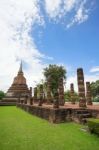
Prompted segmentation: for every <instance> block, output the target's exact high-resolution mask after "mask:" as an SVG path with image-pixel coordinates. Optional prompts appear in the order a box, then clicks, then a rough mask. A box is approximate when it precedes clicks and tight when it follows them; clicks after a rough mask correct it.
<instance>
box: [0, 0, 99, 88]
mask: <svg viewBox="0 0 99 150" xmlns="http://www.w3.org/2000/svg"><path fill="white" fill-rule="evenodd" d="M6 12H7V13H6ZM0 33H1V34H0V41H1V43H0V52H1V55H0V60H1V63H0V70H1V72H0V83H1V84H0V89H1V90H5V91H6V90H7V89H8V88H9V86H10V85H11V83H12V82H13V78H14V77H15V76H16V74H17V72H18V69H19V65H20V61H21V60H22V61H23V69H24V73H25V77H26V78H27V83H28V85H29V86H35V84H37V83H38V82H40V81H41V79H42V78H43V74H42V71H43V68H45V67H46V66H48V65H49V64H58V65H64V66H65V68H66V69H67V84H66V87H67V88H69V84H70V83H71V82H73V83H74V84H75V88H76V89H77V80H76V78H77V77H76V70H77V68H79V67H82V68H83V69H84V73H85V81H91V82H92V81H96V80H98V79H99V63H98V57H99V1H98V0H91V1H90V0H42V1H41V0H28V1H27V0H17V1H12V0H9V1H8V0H0ZM4 68H6V69H4Z"/></svg>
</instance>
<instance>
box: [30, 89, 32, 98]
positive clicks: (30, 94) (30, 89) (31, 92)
mask: <svg viewBox="0 0 99 150" xmlns="http://www.w3.org/2000/svg"><path fill="white" fill-rule="evenodd" d="M30 97H32V87H30Z"/></svg>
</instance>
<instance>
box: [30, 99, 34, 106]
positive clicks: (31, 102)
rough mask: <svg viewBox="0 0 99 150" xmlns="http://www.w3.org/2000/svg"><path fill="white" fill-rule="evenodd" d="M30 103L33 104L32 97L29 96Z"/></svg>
mask: <svg viewBox="0 0 99 150" xmlns="http://www.w3.org/2000/svg"><path fill="white" fill-rule="evenodd" d="M30 105H33V98H32V97H31V98H30Z"/></svg>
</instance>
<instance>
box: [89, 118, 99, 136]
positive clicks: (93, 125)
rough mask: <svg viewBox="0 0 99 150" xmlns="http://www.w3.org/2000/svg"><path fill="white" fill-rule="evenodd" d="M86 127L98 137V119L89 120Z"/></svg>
mask: <svg viewBox="0 0 99 150" xmlns="http://www.w3.org/2000/svg"><path fill="white" fill-rule="evenodd" d="M88 127H89V130H90V132H91V133H95V134H97V135H98V136H99V119H89V120H88Z"/></svg>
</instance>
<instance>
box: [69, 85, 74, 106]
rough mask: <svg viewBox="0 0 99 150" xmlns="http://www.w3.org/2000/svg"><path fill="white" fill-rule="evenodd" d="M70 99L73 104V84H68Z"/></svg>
mask: <svg viewBox="0 0 99 150" xmlns="http://www.w3.org/2000/svg"><path fill="white" fill-rule="evenodd" d="M70 97H71V103H72V104H75V97H74V84H73V83H71V84H70Z"/></svg>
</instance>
